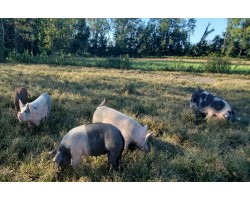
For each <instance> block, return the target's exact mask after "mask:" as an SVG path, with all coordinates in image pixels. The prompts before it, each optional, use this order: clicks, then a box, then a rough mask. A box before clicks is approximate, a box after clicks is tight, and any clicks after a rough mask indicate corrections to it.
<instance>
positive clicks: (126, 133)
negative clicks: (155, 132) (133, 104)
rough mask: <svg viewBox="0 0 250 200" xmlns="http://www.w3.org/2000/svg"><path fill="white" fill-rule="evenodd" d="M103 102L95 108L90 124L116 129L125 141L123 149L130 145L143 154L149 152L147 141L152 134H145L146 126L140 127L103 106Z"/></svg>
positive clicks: (132, 120) (126, 117)
mask: <svg viewBox="0 0 250 200" xmlns="http://www.w3.org/2000/svg"><path fill="white" fill-rule="evenodd" d="M104 103H105V99H104V101H103V102H102V103H101V104H100V105H99V106H98V107H97V108H96V110H95V112H94V114H93V120H92V122H93V123H95V122H102V123H109V124H112V125H114V126H115V127H117V128H118V129H119V130H120V131H121V133H122V135H123V138H124V140H125V147H124V149H128V147H129V145H130V144H132V145H134V146H136V147H137V148H139V149H141V150H143V151H144V152H146V153H147V152H149V151H150V147H149V144H148V139H149V137H150V136H151V135H152V133H147V125H145V126H142V125H140V124H139V123H138V122H137V121H135V120H134V119H133V118H131V117H129V116H127V115H125V114H122V113H120V112H118V111H117V110H114V109H112V108H109V107H107V106H104Z"/></svg>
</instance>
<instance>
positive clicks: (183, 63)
mask: <svg viewBox="0 0 250 200" xmlns="http://www.w3.org/2000/svg"><path fill="white" fill-rule="evenodd" d="M229 61H230V59H229ZM206 62H207V59H145V58H142V59H132V68H133V69H140V70H148V71H184V72H199V73H203V72H206ZM224 73H231V74H250V65H249V62H247V61H236V60H232V61H231V64H230V66H229V70H226V71H225V72H224Z"/></svg>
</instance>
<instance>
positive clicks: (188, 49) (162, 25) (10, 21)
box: [0, 18, 250, 61]
mask: <svg viewBox="0 0 250 200" xmlns="http://www.w3.org/2000/svg"><path fill="white" fill-rule="evenodd" d="M195 28H196V20H195V19H194V18H189V19H184V18H156V19H155V18H150V19H141V18H91V19H84V18H80V19H69V18H65V19H64V18H63V19H62V18H52V19H50V18H46V19H45V18H21V19H20V18H18V19H17V18H1V19H0V61H5V60H6V58H7V57H8V55H9V54H14V55H17V54H19V55H20V54H23V53H28V54H29V55H34V56H36V55H41V54H46V55H49V56H55V55H70V56H100V57H107V56H114V57H117V56H124V55H128V56H129V57H149V56H156V57H160V56H193V57H194V56H209V55H215V56H229V57H244V58H249V57H250V48H249V47H250V19H245V18H238V19H232V18H230V19H227V28H226V30H225V32H224V33H223V34H222V35H216V36H215V37H214V38H213V40H211V41H208V40H207V36H208V35H209V34H210V33H212V32H213V31H214V29H213V28H212V29H211V28H210V24H208V25H207V27H206V29H205V30H204V34H203V35H202V37H201V39H200V41H199V42H198V43H196V44H192V43H191V42H190V37H191V36H192V34H194V30H195Z"/></svg>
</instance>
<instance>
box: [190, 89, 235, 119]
mask: <svg viewBox="0 0 250 200" xmlns="http://www.w3.org/2000/svg"><path fill="white" fill-rule="evenodd" d="M190 108H194V110H195V111H196V112H198V113H201V114H205V115H206V117H207V118H211V117H217V118H219V119H229V120H236V119H237V120H240V118H237V117H236V116H235V114H234V111H233V110H232V109H231V107H230V105H229V104H228V103H227V102H226V101H225V100H224V99H222V98H220V97H217V96H214V95H212V94H210V93H209V92H207V91H205V90H203V89H201V88H198V89H196V90H195V92H194V93H193V94H192V97H191V100H190Z"/></svg>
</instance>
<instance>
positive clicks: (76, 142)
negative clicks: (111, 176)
mask: <svg viewBox="0 0 250 200" xmlns="http://www.w3.org/2000/svg"><path fill="white" fill-rule="evenodd" d="M123 149H124V139H123V137H122V134H121V132H120V131H119V130H118V129H117V128H116V127H114V126H113V125H111V124H104V123H95V124H89V125H82V126H78V127H76V128H73V129H71V130H70V131H69V132H68V133H67V134H66V135H65V136H64V137H63V139H62V141H61V143H60V145H59V147H58V148H57V149H55V150H54V151H52V152H51V153H50V154H56V156H55V157H54V159H53V161H54V162H55V163H56V164H57V166H58V167H59V166H60V167H64V166H66V165H68V164H69V163H70V161H71V165H72V167H73V169H76V167H77V165H78V163H79V162H80V159H81V156H82V155H84V156H99V155H102V154H106V153H107V155H108V161H109V164H110V169H112V168H114V169H115V170H117V169H118V167H119V163H120V160H121V156H122V152H123Z"/></svg>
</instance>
